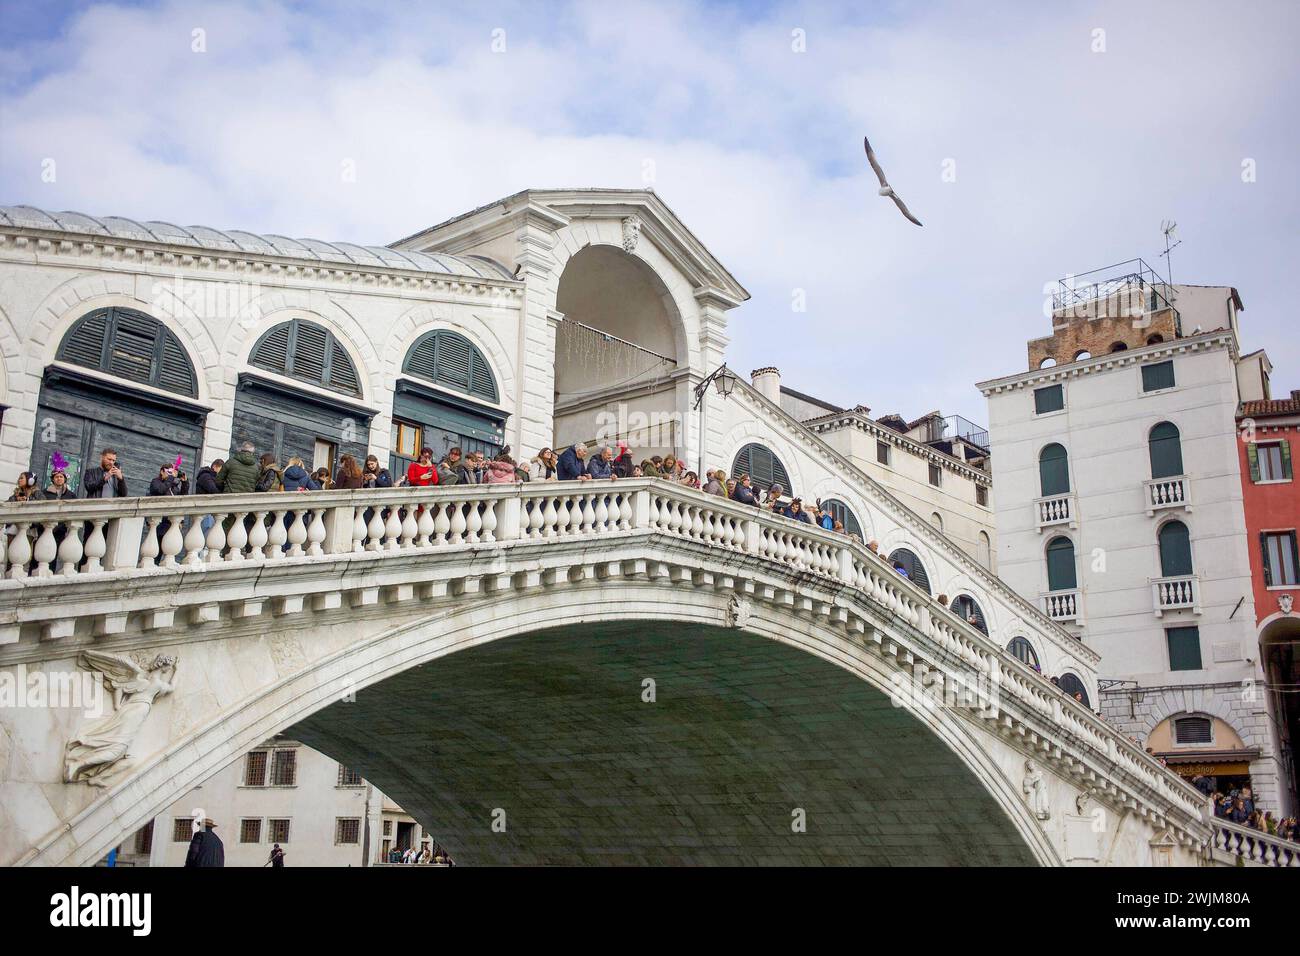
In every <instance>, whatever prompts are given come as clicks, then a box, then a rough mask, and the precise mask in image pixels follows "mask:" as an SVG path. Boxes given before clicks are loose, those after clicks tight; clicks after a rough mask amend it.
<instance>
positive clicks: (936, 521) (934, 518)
mask: <svg viewBox="0 0 1300 956" xmlns="http://www.w3.org/2000/svg"><path fill="white" fill-rule="evenodd" d="M930 524H932V525H934V526H935V527H936V528H938V529H939V530H940V531H942V530H943V515H941V514H939V512H937V511H936V512H934V513H933V514H931V515H930Z"/></svg>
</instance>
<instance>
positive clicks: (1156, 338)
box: [1147, 332, 1165, 345]
mask: <svg viewBox="0 0 1300 956" xmlns="http://www.w3.org/2000/svg"><path fill="white" fill-rule="evenodd" d="M1164 340H1165V337H1164V336H1163V335H1161V334H1160V333H1159V332H1157V333H1156V334H1155V335H1148V336H1147V345H1159V344H1160V343H1161V342H1163V341H1164Z"/></svg>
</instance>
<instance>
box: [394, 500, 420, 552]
mask: <svg viewBox="0 0 1300 956" xmlns="http://www.w3.org/2000/svg"><path fill="white" fill-rule="evenodd" d="M393 510H394V511H396V510H397V509H396V508H394V509H393ZM404 510H405V514H403V515H402V540H401V542H400V544H399V545H398V547H400V548H401V549H402V550H404V551H405V550H406V549H408V548H412V547H414V546H415V539H416V537H417V536H418V535H419V533H420V524H419V522H418V521H416V520H415V506H414V505H411V506H410V507H408V508H406V509H404Z"/></svg>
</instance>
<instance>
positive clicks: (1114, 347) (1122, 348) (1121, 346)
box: [1110, 342, 1128, 352]
mask: <svg viewBox="0 0 1300 956" xmlns="http://www.w3.org/2000/svg"><path fill="white" fill-rule="evenodd" d="M1110 350H1111V351H1112V352H1127V351H1128V344H1127V343H1125V342H1112V343H1111V345H1110Z"/></svg>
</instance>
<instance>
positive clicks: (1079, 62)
mask: <svg viewBox="0 0 1300 956" xmlns="http://www.w3.org/2000/svg"><path fill="white" fill-rule="evenodd" d="M195 31H202V32H201V33H197V34H196V32H195ZM196 36H197V37H198V38H199V39H198V40H197V41H196V39H195V38H196ZM1297 43H1300V4H1296V3H1294V2H1287V0H1283V2H1263V0H1260V2H1253V0H1234V2H1232V3H1228V2H1223V3H1201V2H1194V0H1180V2H1172V3H1159V2H1138V0H1128V2H1122V3H1113V4H1112V3H1097V2H1078V3H1050V4H1045V3H1039V2H1031V3H1013V2H992V0H989V2H979V3H971V2H952V3H945V2H935V3H920V2H908V3H904V2H897V3H864V2H857V3H845V4H835V3H806V4H800V3H778V2H744V3H742V2H735V3H708V2H686V0H676V2H675V0H655V2H648V3H637V2H632V0H618V2H608V0H606V2H575V3H560V2H545V0H530V2H520V3H491V2H478V3H465V4H454V3H438V2H434V0H425V2H419V3H410V4H406V3H401V2H398V0H385V2H382V3H374V4H367V3H364V2H359V0H346V2H344V0H340V2H314V3H306V2H298V3H270V2H230V3H200V2H181V0H177V2H158V3H77V2H59V0H44V2H32V3H18V2H11V0H0V203H4V204H17V203H26V204H31V205H36V206H41V207H44V208H50V209H57V210H62V209H75V210H79V211H82V212H87V213H91V214H95V215H123V216H129V217H132V218H136V219H163V220H170V221H175V222H179V223H183V224H194V223H200V224H204V225H210V226H215V227H218V228H223V227H224V228H242V229H248V230H252V231H263V232H276V233H282V234H287V235H291V236H308V237H315V238H321V239H345V240H349V241H354V242H362V243H387V242H392V241H394V240H396V239H398V238H401V237H403V236H406V235H408V234H410V233H412V232H415V231H417V230H418V229H420V228H422V227H425V226H427V225H430V224H432V223H435V222H439V221H441V220H443V219H445V218H448V217H450V216H452V215H455V214H457V213H459V212H463V211H465V210H467V209H470V208H472V207H474V206H477V205H480V204H483V203H486V202H490V201H492V200H494V199H497V198H500V197H502V196H505V195H508V194H510V193H512V192H515V191H516V190H519V189H521V188H525V187H529V186H537V187H548V186H612V187H639V186H643V185H651V186H653V187H654V189H655V190H656V191H658V192H659V194H660V195H661V196H662V197H663V198H664V199H665V201H666V202H667V203H668V204H669V205H670V206H671V207H672V208H673V209H674V210H675V211H676V212H677V213H678V215H679V216H681V217H682V219H683V220H684V221H685V222H686V223H687V225H688V226H689V227H690V228H691V229H692V230H693V231H694V232H695V233H696V234H697V235H698V236H699V237H700V238H701V239H702V241H703V242H704V243H705V244H706V245H708V246H709V247H710V249H712V250H713V252H714V253H715V254H716V255H717V256H718V257H719V258H720V259H721V260H722V261H723V263H725V264H726V265H727V266H728V267H729V268H730V270H731V271H732V272H733V273H734V274H735V275H736V276H737V278H738V279H739V280H740V281H741V283H742V284H743V285H745V286H746V287H747V288H748V289H749V291H750V292H751V294H752V296H753V298H752V299H751V301H749V302H748V303H746V304H745V305H744V306H742V307H741V308H740V309H738V310H736V311H735V312H733V313H732V319H731V326H730V329H731V336H732V345H731V347H730V354H729V360H730V362H731V364H732V365H733V367H735V368H737V369H739V370H742V371H744V372H748V370H749V369H751V368H755V367H758V366H761V365H767V364H775V365H779V366H780V368H781V370H782V372H783V375H784V382H785V384H787V385H789V386H792V387H794V388H798V389H802V390H804V391H808V392H812V393H814V394H817V395H821V396H823V397H825V398H827V399H829V400H832V401H836V402H839V403H842V404H846V405H848V404H855V403H859V402H860V403H863V404H865V405H868V406H870V407H871V408H872V409H873V411H874V412H875V413H876V414H881V413H884V412H887V411H893V410H898V411H901V412H903V413H904V414H905V415H908V416H915V415H919V414H920V413H921V412H923V411H928V410H930V409H933V408H940V409H942V410H943V411H945V412H949V413H950V412H959V413H961V414H964V415H966V416H967V417H970V418H973V419H975V420H976V421H980V422H983V421H984V419H985V417H986V416H985V409H984V402H983V399H982V398H981V397H980V395H979V393H978V391H976V390H975V389H974V388H973V383H974V382H976V381H979V380H982V379H985V378H991V377H994V376H997V375H1002V374H1009V373H1013V372H1018V371H1022V370H1023V369H1024V368H1025V367H1026V358H1025V341H1026V340H1027V339H1029V338H1031V337H1034V336H1038V335H1043V334H1046V333H1048V332H1049V331H1050V329H1049V327H1048V326H1049V323H1048V321H1047V319H1046V318H1045V313H1044V292H1045V290H1047V289H1048V288H1049V287H1050V285H1052V284H1054V282H1055V280H1056V279H1058V278H1059V277H1061V276H1063V275H1065V274H1067V273H1077V272H1084V271H1086V270H1089V269H1093V268H1096V267H1099V266H1104V265H1108V264H1110V263H1114V262H1118V261H1121V260H1125V259H1129V258H1132V257H1135V256H1142V257H1145V258H1146V259H1147V260H1148V261H1149V262H1152V263H1153V264H1159V265H1160V267H1161V268H1162V269H1163V263H1164V260H1163V259H1159V258H1157V254H1158V253H1159V252H1160V251H1161V250H1162V249H1163V241H1162V238H1161V235H1160V224H1161V221H1162V220H1163V219H1168V218H1172V219H1176V220H1177V221H1178V224H1179V234H1180V238H1181V239H1182V245H1181V246H1179V248H1178V249H1177V250H1176V251H1175V252H1174V262H1173V269H1174V279H1175V280H1176V281H1185V282H1192V283H1199V284H1207V285H1210V284H1213V285H1219V284H1223V285H1234V286H1236V287H1237V288H1238V290H1239V291H1240V293H1241V296H1242V299H1243V301H1244V304H1245V307H1246V312H1245V315H1244V317H1243V335H1244V343H1243V344H1244V346H1245V347H1246V349H1247V350H1250V349H1254V348H1258V347H1261V346H1263V347H1266V348H1267V349H1268V350H1269V352H1270V354H1271V356H1272V358H1273V360H1274V363H1275V365H1276V366H1277V371H1276V372H1275V375H1274V391H1275V393H1277V392H1281V393H1283V394H1285V392H1286V391H1288V390H1290V389H1291V388H1295V387H1300V333H1298V332H1297V329H1298V328H1300V324H1298V322H1297V318H1296V315H1295V313H1294V312H1292V311H1291V310H1292V307H1291V306H1288V305H1287V299H1288V298H1289V295H1290V294H1289V293H1287V292H1286V289H1287V288H1289V287H1290V284H1291V281H1292V279H1293V278H1294V274H1295V269H1296V262H1297V258H1298V256H1297V253H1298V252H1300V248H1298V245H1300V244H1298V243H1297V234H1298V233H1300V230H1298V229H1297V223H1298V222H1300V216H1298V215H1297V213H1300V208H1298V206H1300V203H1298V201H1297V183H1298V182H1300V175H1297V174H1298V173H1300V170H1298V169H1297V166H1298V161H1297V155H1298V154H1300V150H1298V149H1297V147H1298V146H1300V142H1298V141H1300V134H1298V133H1297V122H1296V118H1297V116H1300V58H1298V57H1297V55H1296V52H1295V51H1296V48H1297ZM196 46H198V47H202V49H201V50H199V51H196V50H195V47H196ZM864 133H866V134H869V135H870V136H871V139H872V142H873V145H874V146H875V148H876V152H877V154H878V155H879V157H880V158H881V160H882V162H883V163H884V165H885V168H886V170H887V171H888V172H889V176H890V181H891V182H892V183H893V185H894V186H895V188H896V189H897V190H898V191H899V194H900V195H902V196H903V197H904V198H905V199H906V200H907V202H908V204H909V205H910V207H911V208H912V210H913V211H914V212H915V213H917V215H918V216H919V217H920V218H921V219H922V220H923V221H924V222H925V227H924V228H923V229H918V228H916V227H915V226H913V225H911V224H910V223H908V222H906V221H904V220H903V219H902V218H901V217H900V216H899V215H898V213H897V212H896V211H895V210H894V208H893V206H892V204H891V203H889V202H888V200H885V199H882V198H880V197H877V196H876V195H875V188H876V184H875V181H874V178H873V177H872V175H871V173H870V170H869V169H868V168H867V166H866V163H865V161H864V157H863V154H862V146H861V141H862V136H863V134H864ZM48 159H53V160H55V169H56V171H57V175H56V178H55V181H54V182H45V181H43V179H42V169H43V164H44V163H45V161H46V160H48ZM345 162H349V163H351V164H352V167H353V168H354V169H355V173H356V175H355V182H344V181H343V177H342V175H341V169H342V167H343V164H344V163H345ZM1243 164H1246V166H1247V167H1249V168H1250V169H1253V171H1254V181H1253V182H1245V181H1243ZM945 172H947V173H948V175H945ZM1246 178H1250V177H1246ZM797 290H802V295H803V296H804V297H805V299H806V306H807V311H806V312H802V313H797V312H795V311H793V308H792V303H793V302H794V301H795V299H796V297H797V296H798V295H799V292H798V291H797Z"/></svg>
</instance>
